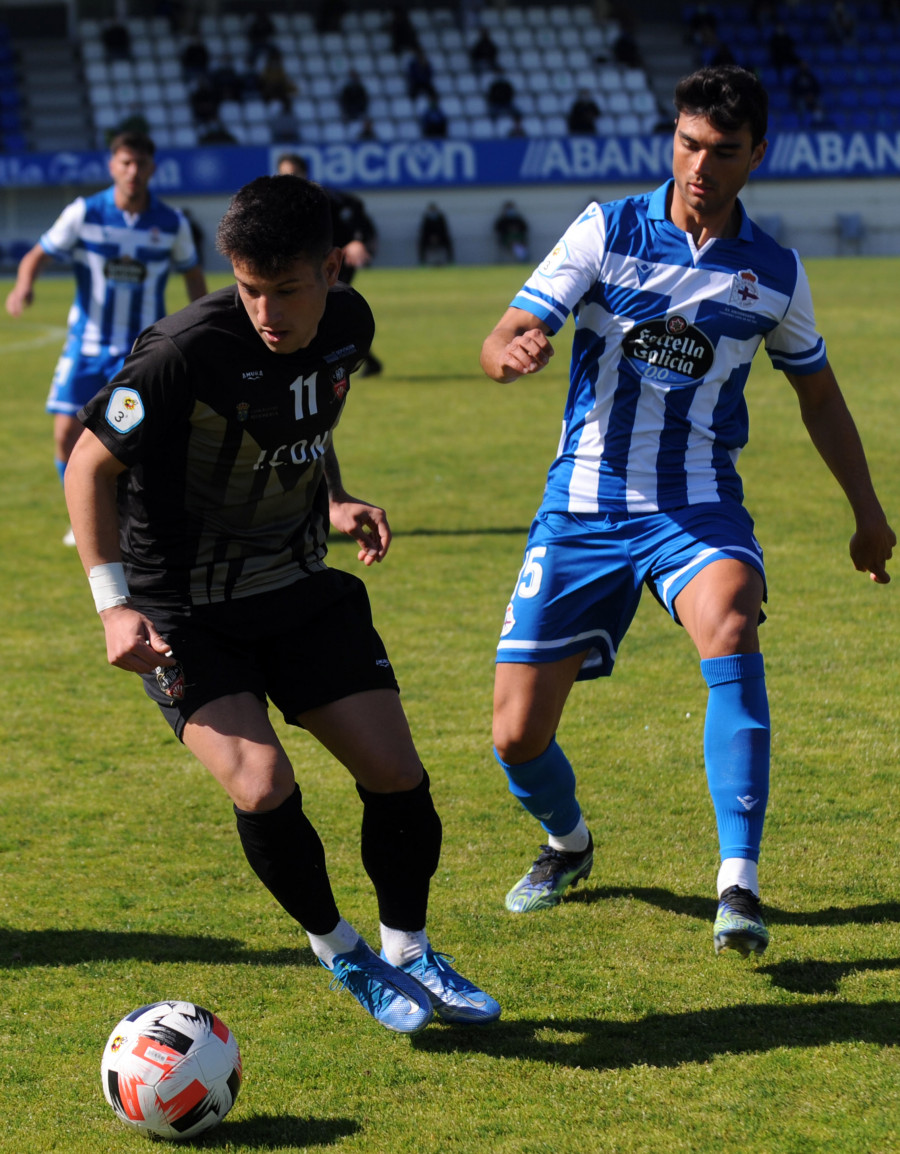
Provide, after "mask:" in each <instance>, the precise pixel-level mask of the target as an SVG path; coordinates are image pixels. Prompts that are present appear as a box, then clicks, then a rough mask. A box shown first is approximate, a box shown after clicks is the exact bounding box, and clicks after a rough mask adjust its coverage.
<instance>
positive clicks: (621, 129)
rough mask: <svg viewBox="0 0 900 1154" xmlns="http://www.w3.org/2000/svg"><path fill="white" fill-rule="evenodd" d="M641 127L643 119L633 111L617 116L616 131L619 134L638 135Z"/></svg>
mask: <svg viewBox="0 0 900 1154" xmlns="http://www.w3.org/2000/svg"><path fill="white" fill-rule="evenodd" d="M641 129H642V125H641V121H640V119H639V118H638V117H637V116H635V114H634V113H633V112H625V113H623V114H621V115H620V116H617V117H616V132H617V133H618V134H619V136H637V135H638V134H639V133H640V131H641Z"/></svg>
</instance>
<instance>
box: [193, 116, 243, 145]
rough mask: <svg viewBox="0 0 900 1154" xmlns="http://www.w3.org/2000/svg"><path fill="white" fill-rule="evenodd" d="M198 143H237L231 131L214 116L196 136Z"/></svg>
mask: <svg viewBox="0 0 900 1154" xmlns="http://www.w3.org/2000/svg"><path fill="white" fill-rule="evenodd" d="M197 143H198V144H238V143H239V142H238V139H237V137H236V136H235V135H234V133H233V132H230V131H229V129H228V128H226V127H225V125H224V124H223V123H222V121H221V120H220V119H219V118H218V117H216V118H215V119H214V120H211V121H209V123H208V124H206V125H205V126H204V127H203V129H202V131H201V133H200V134H199V135H198V137H197Z"/></svg>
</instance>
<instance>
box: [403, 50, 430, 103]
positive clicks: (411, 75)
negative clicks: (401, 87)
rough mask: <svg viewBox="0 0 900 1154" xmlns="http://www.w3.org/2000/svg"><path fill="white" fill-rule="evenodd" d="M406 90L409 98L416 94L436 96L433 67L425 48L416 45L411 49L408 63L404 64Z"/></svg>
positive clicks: (414, 96)
mask: <svg viewBox="0 0 900 1154" xmlns="http://www.w3.org/2000/svg"><path fill="white" fill-rule="evenodd" d="M406 91H407V93H408V94H409V98H410V100H415V98H416V97H417V96H421V95H423V94H424V95H425V96H434V97H436V96H437V93H436V92H435V90H434V69H433V68H432V67H431V61H430V60H429V59H428V57H427V56H426V55H425V49H424V48H421V47H419V46H418V45H417V46H416V48H415V49H414V50H413V54H412V56H411V57H410V60H409V63H408V64H407V66H406Z"/></svg>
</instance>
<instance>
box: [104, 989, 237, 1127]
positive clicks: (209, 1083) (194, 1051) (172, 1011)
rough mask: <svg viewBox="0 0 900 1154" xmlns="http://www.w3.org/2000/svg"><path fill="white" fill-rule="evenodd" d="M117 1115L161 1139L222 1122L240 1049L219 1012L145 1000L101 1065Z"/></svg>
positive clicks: (233, 1094) (114, 1036) (233, 1092)
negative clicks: (149, 1004) (147, 1004)
mask: <svg viewBox="0 0 900 1154" xmlns="http://www.w3.org/2000/svg"><path fill="white" fill-rule="evenodd" d="M100 1069H101V1074H102V1077H103V1093H104V1094H105V1095H106V1100H107V1102H109V1104H110V1106H112V1108H113V1110H114V1111H115V1113H116V1116H117V1117H118V1118H119V1119H120V1120H121V1121H122V1122H124V1123H125V1125H126V1126H130V1127H132V1128H133V1129H135V1130H140V1131H141V1132H142V1133H144V1134H146V1135H148V1136H149V1135H155V1136H156V1137H158V1138H169V1139H175V1140H179V1139H184V1138H192V1137H194V1135H196V1134H202V1133H203V1132H204V1131H205V1130H210V1129H211V1128H212V1127H213V1126H216V1125H218V1123H219V1122H221V1121H222V1119H223V1118H224V1117H225V1115H226V1114H227V1113H228V1111H229V1110H230V1109H231V1107H232V1106H233V1105H234V1101H235V1099H236V1098H237V1096H238V1090H240V1087H241V1054H240V1050H239V1049H238V1044H237V1042H236V1041H235V1038H234V1035H233V1034H232V1032H231V1031H230V1030H229V1029H228V1027H227V1026H226V1025H225V1023H224V1022H222V1021H220V1019H219V1018H217V1017H216V1015H215V1014H212V1013H210V1011H209V1010H204V1009H203V1007H202V1006H196V1005H194V1003H193V1002H155V1003H154V1004H153V1005H152V1006H141V1007H140V1008H139V1009H137V1010H134V1011H133V1012H132V1013H130V1014H129V1015H128V1016H127V1017H126V1018H123V1019H122V1021H121V1022H119V1024H118V1025H117V1026H116V1028H115V1029H114V1030H113V1032H112V1033H111V1034H110V1036H109V1040H108V1041H107V1043H106V1048H105V1049H104V1051H103V1061H102V1063H101V1066H100Z"/></svg>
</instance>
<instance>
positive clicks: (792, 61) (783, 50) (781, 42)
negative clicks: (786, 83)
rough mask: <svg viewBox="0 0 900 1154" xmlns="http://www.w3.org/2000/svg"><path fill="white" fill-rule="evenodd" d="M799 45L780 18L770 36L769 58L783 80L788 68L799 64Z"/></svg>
mask: <svg viewBox="0 0 900 1154" xmlns="http://www.w3.org/2000/svg"><path fill="white" fill-rule="evenodd" d="M797 59H798V57H797V45H796V43H795V41H794V38H793V36H791V34H790V32H788V30H787V28H785V26H784V24H783V23H782V22H781V21H780V20H779V22H778V23H777V24H776V25H775V28H774V29H773V31H772V35H771V36H770V37H769V60H770V61H771V63H772V67H773V68H774V69H775V71H776V72H777V73H778V79H779V80H781V78H782V76H783V74H784V70H785V69H786V68H796V66H797Z"/></svg>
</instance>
